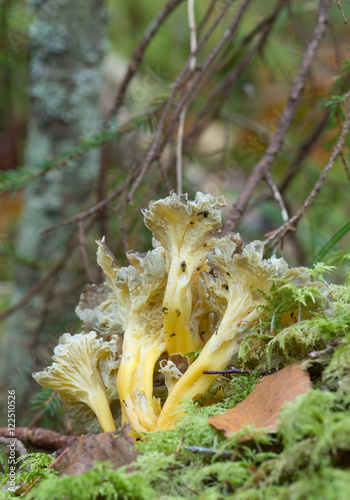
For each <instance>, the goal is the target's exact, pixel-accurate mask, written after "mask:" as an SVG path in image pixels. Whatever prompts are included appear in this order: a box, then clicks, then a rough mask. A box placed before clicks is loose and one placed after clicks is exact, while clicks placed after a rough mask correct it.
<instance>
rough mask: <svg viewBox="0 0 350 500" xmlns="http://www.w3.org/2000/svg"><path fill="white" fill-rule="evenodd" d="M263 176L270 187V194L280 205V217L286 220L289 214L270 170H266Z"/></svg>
mask: <svg viewBox="0 0 350 500" xmlns="http://www.w3.org/2000/svg"><path fill="white" fill-rule="evenodd" d="M264 178H265V181H266V184H267V185H268V186H269V188H270V189H271V192H272V195H273V197H274V199H275V201H276V202H277V204H278V206H279V207H280V210H281V214H282V219H283V221H284V222H286V221H287V220H288V219H289V215H288V212H287V209H286V206H285V204H284V201H283V198H282V195H281V193H280V192H279V191H278V188H277V186H276V184H275V183H274V182H273V180H272V177H271V174H270V172H266V173H265V175H264Z"/></svg>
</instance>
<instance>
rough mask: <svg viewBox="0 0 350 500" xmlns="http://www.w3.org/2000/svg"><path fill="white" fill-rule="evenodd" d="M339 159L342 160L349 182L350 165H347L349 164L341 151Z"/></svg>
mask: <svg viewBox="0 0 350 500" xmlns="http://www.w3.org/2000/svg"><path fill="white" fill-rule="evenodd" d="M340 157H341V159H342V162H343V164H344V167H345V171H346V173H347V175H348V177H349V180H350V165H349V162H348V160H347V158H346V157H345V155H344V152H343V151H342V152H341V153H340Z"/></svg>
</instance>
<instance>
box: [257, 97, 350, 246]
mask: <svg viewBox="0 0 350 500" xmlns="http://www.w3.org/2000/svg"><path fill="white" fill-rule="evenodd" d="M346 95H347V96H348V98H349V97H350V92H348V93H347V94H346ZM349 128H350V106H348V110H347V115H346V119H345V122H344V124H343V128H342V130H341V133H340V135H339V138H338V141H337V143H336V145H335V146H334V148H333V150H332V153H331V156H330V158H329V160H328V162H327V164H326V166H325V167H324V169H323V171H322V173H321V175H320V176H319V178H318V180H317V182H316V184H315V186H314V187H313V189H312V190H311V192H310V194H309V196H308V197H307V199H306V200H305V203H304V205H303V206H302V207H301V208H300V210H299V211H298V212H297V213H296V214H295V215H294V216H293V217H291V218H290V219H289V220H288V221H287V222H285V223H284V224H283V225H282V226H281V227H279V228H278V229H276V231H273V232H272V233H270V236H269V237H268V238H267V239H266V241H265V245H269V244H270V243H271V242H273V244H272V248H274V247H275V246H276V245H277V244H278V243H279V242H280V241H281V240H282V239H283V238H284V237H285V235H286V234H287V233H288V232H289V231H291V230H295V228H296V226H297V224H298V222H299V221H300V219H301V218H302V217H303V215H304V214H305V212H306V210H307V209H308V208H309V206H310V205H311V203H312V202H313V200H314V198H315V196H316V195H317V194H318V192H319V191H320V189H321V187H322V185H323V183H324V181H325V179H326V177H327V174H328V172H329V171H330V169H331V168H332V166H333V164H334V162H335V160H336V158H337V156H338V155H341V152H342V149H343V146H344V142H345V139H346V136H347V134H348V132H349Z"/></svg>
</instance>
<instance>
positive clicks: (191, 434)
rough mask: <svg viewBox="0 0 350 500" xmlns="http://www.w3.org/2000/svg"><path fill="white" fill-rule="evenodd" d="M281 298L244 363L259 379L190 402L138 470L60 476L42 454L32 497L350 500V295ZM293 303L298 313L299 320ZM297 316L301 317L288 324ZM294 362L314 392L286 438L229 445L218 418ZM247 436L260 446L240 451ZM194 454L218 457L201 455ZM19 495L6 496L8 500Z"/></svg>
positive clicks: (290, 408)
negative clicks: (265, 376) (214, 418)
mask: <svg viewBox="0 0 350 500" xmlns="http://www.w3.org/2000/svg"><path fill="white" fill-rule="evenodd" d="M279 290H281V289H279ZM278 293H279V296H278V297H277V295H276V294H277V292H276V291H273V290H272V292H271V294H270V296H269V297H268V304H269V305H268V307H266V308H265V310H264V311H262V320H261V322H260V323H259V325H255V327H254V329H253V330H252V332H251V334H250V336H249V338H247V341H246V342H245V343H244V344H242V346H241V353H240V354H241V357H240V358H239V359H237V360H235V363H236V364H237V365H239V366H245V367H251V368H252V371H251V373H248V374H245V375H238V376H234V377H232V378H229V377H225V378H221V379H218V381H217V382H216V384H215V387H213V388H212V389H211V391H210V394H208V395H207V396H206V397H204V398H202V399H201V401H199V403H198V402H197V403H196V404H194V403H193V402H189V401H184V408H185V409H186V415H185V417H184V418H183V419H182V420H181V421H180V422H179V423H178V425H177V427H176V428H175V429H174V430H169V431H163V432H154V433H150V434H148V435H147V436H145V439H144V440H141V441H139V442H138V444H137V447H138V449H139V450H140V452H141V454H140V455H139V456H138V458H137V461H136V463H135V464H133V466H132V468H130V466H129V467H122V468H120V469H118V470H113V469H112V468H111V466H110V464H108V463H96V464H95V466H94V467H93V469H92V470H90V471H89V472H86V473H84V474H81V475H78V476H63V477H57V476H56V475H55V474H54V472H53V471H51V472H50V473H49V474H46V473H45V472H43V471H45V469H43V468H42V466H43V465H47V460H48V457H47V456H45V455H37V456H36V460H34V461H33V458H32V464H29V465H30V467H29V468H28V467H26V466H24V467H23V466H22V470H24V472H22V474H18V475H17V479H18V481H21V480H23V479H24V480H25V481H26V485H29V484H30V483H31V482H33V481H34V480H35V479H36V477H38V476H39V475H41V477H42V479H41V480H40V481H39V482H38V483H37V484H36V485H35V487H34V488H32V489H31V490H30V491H29V492H28V493H27V494H26V496H25V498H26V499H27V500H31V499H33V500H47V499H48V498H50V499H52V500H55V499H57V500H63V499H67V500H75V499H76V500H93V499H95V500H104V499H106V500H107V499H110V500H112V499H113V500H114V499H130V500H131V499H133V500H137V499H140V500H141V499H142V500H148V499H150V500H155V499H164V500H166V499H169V500H175V499H181V498H199V499H203V500H217V499H232V500H284V499H293V500H304V499H305V500H348V499H349V498H350V412H349V408H350V288H349V286H345V285H344V286H335V285H331V286H329V288H328V298H327V299H325V298H321V297H320V296H319V295H317V293H315V294H314V295H313V294H307V293H306V292H305V294H304V295H303V296H302V297H300V296H299V297H295V296H293V290H289V289H286V288H285V289H284V290H283V293H284V294H286V295H285V297H284V298H283V297H281V295H280V293H281V292H280V291H279V292H278ZM286 297H287V298H286ZM282 299H283V300H282ZM293 300H294V303H293V307H292V309H293V310H294V309H295V312H292V313H290V310H291V304H292V301H293ZM283 301H284V302H283ZM282 302H283V304H284V305H283V306H281V307H279V308H277V304H278V305H281V303H282ZM288 310H289V316H290V317H291V318H292V319H290V318H287V316H286V313H287V311H288ZM310 311H311V313H310ZM310 353H312V355H311V356H310ZM290 362H300V363H301V364H302V367H303V368H304V369H305V370H307V371H308V372H309V374H310V377H311V380H312V382H313V388H312V389H311V390H310V391H309V392H308V393H306V394H304V395H301V396H298V397H297V398H296V399H295V401H294V402H292V403H288V404H286V405H285V406H284V408H283V409H282V412H281V415H280V419H279V430H278V433H277V434H273V435H271V434H267V433H262V432H258V431H257V429H254V428H252V427H248V428H247V429H245V430H244V431H242V432H241V433H239V434H236V435H234V436H232V437H231V438H225V437H224V435H223V433H222V432H220V431H217V430H216V429H215V428H214V427H212V426H211V425H210V424H209V423H208V416H209V415H213V414H218V413H222V412H224V411H225V410H226V409H227V408H232V407H233V406H235V405H236V404H237V403H238V402H240V401H242V400H243V399H244V398H245V397H246V396H247V395H248V394H249V393H250V392H251V390H252V389H253V388H254V386H255V383H256V382H257V380H258V379H259V377H260V375H259V373H258V371H259V370H260V369H261V368H269V369H279V368H281V367H283V366H284V365H287V364H289V363H290ZM290 383H291V384H292V383H293V381H292V380H291V381H290ZM218 389H220V394H221V397H222V399H221V400H220V401H219V402H216V403H214V404H209V405H207V406H201V404H203V403H205V404H208V403H210V402H211V401H212V400H213V399H211V398H212V396H213V395H214V396H215V394H217V393H218ZM242 434H245V435H246V434H249V435H250V437H251V439H250V440H249V441H244V442H242V443H240V438H241V436H242ZM191 446H196V447H204V448H209V449H210V450H214V452H213V454H208V453H203V452H199V453H198V452H196V453H195V452H193V451H190V450H189V449H188V447H191ZM41 456H42V457H43V458H42V460H41V458H40V457H41ZM44 457H46V458H44ZM45 460H46V463H45ZM29 472H30V474H29ZM3 482H6V477H3ZM22 491H23V489H22ZM12 497H13V494H12V493H10V492H2V493H0V498H12Z"/></svg>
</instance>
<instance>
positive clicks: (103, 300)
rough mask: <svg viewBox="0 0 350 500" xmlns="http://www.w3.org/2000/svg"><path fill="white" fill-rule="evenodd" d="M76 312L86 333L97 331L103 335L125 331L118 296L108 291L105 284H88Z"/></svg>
mask: <svg viewBox="0 0 350 500" xmlns="http://www.w3.org/2000/svg"><path fill="white" fill-rule="evenodd" d="M75 313H76V314H77V316H78V317H79V318H80V319H81V320H82V321H83V327H82V328H83V330H84V332H86V333H87V332H90V331H95V332H97V333H98V334H99V335H101V336H103V337H105V336H107V335H115V334H122V333H123V327H122V323H121V318H120V315H119V312H118V302H117V298H116V296H115V294H114V293H113V292H108V293H107V287H106V286H105V285H100V286H97V285H87V286H86V288H85V290H84V292H83V293H82V294H81V296H80V301H79V304H78V306H77V307H76V309H75Z"/></svg>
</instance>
